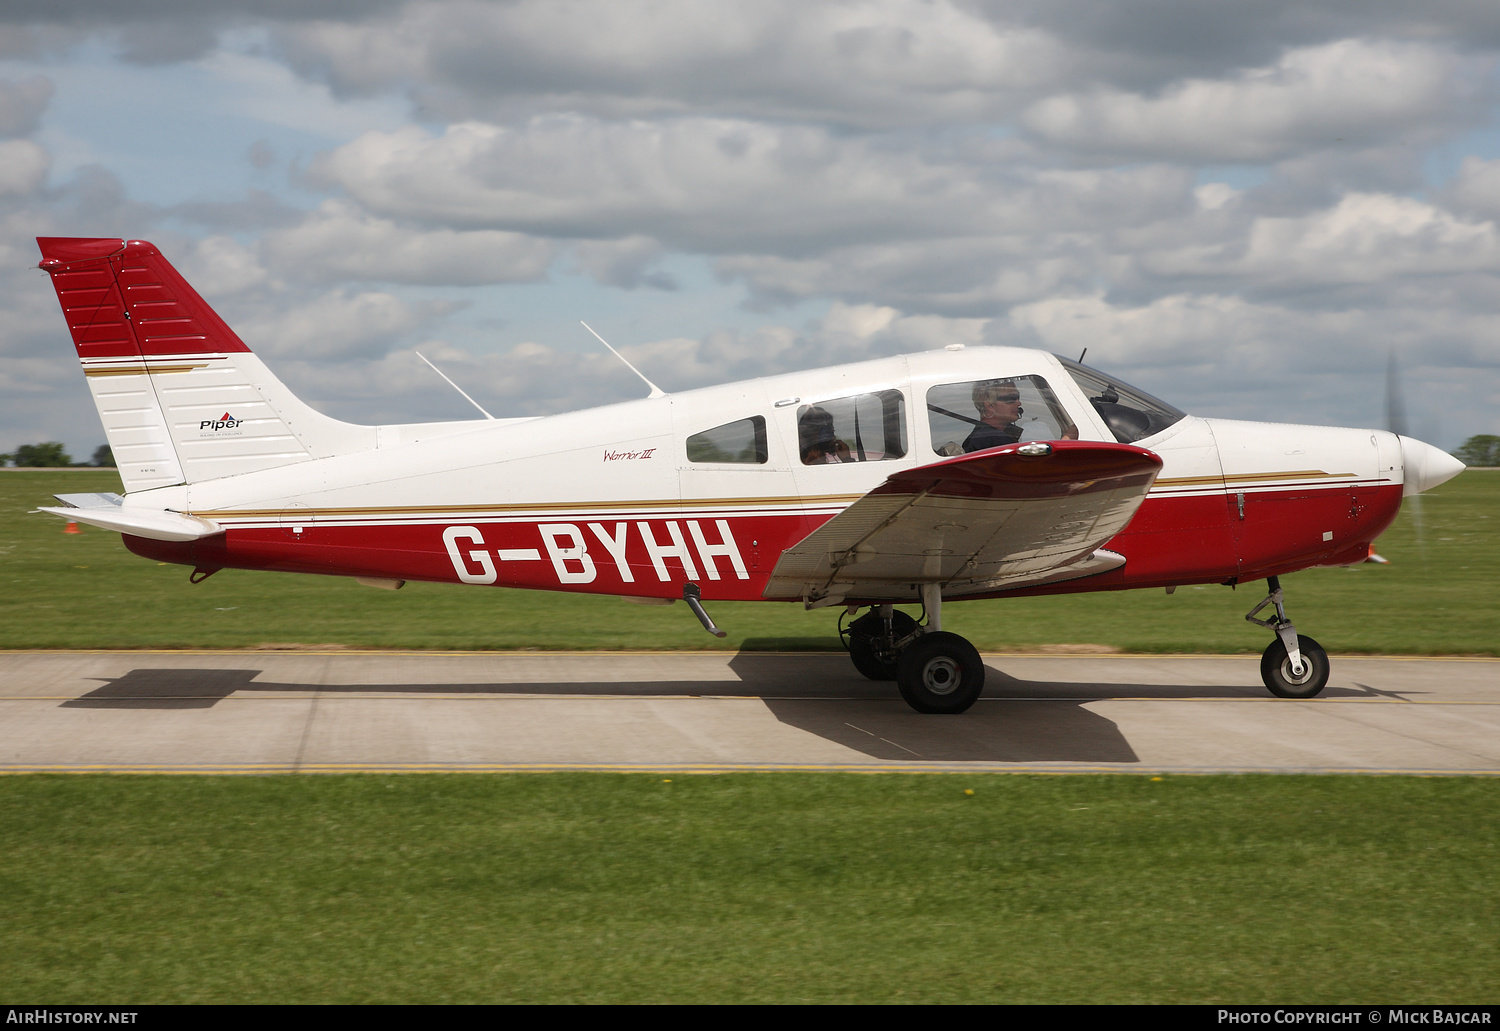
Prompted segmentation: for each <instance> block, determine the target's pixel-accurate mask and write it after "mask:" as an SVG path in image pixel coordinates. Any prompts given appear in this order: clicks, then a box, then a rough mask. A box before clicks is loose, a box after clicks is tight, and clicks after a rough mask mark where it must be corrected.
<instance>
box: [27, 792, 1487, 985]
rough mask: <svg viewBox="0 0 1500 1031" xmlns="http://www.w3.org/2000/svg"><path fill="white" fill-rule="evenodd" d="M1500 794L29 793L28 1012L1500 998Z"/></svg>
mask: <svg viewBox="0 0 1500 1031" xmlns="http://www.w3.org/2000/svg"><path fill="white" fill-rule="evenodd" d="M1495 788H1496V783H1495V782H1494V781H1482V780H1474V779H1461V778H1444V779H1418V778H1397V777H1388V778H1352V777H1351V778H1343V777H1167V778H1165V779H1158V778H1147V777H1118V776H1117V777H1066V778H1045V777H1024V776H995V775H991V776H968V775H942V776H880V777H870V776H858V775H813V774H808V775H802V774H775V775H771V774H740V775H727V776H675V777H672V778H670V780H668V779H667V778H663V777H660V776H645V775H601V774H547V775H503V776H466V775H408V776H400V777H383V776H359V777H285V778H228V777H226V778H197V777H180V778H166V777H155V778H144V777H143V778H132V777H113V778H111V777H61V776H29V777H16V778H8V779H5V780H3V781H0V843H3V846H4V852H5V857H6V861H5V863H4V864H3V866H0V924H3V926H4V929H5V930H4V934H3V935H0V997H4V998H7V999H11V1000H23V1001H25V1002H28V1003H67V1002H89V1001H109V1002H115V1003H191V1002H237V1003H255V1002H346V1003H364V1002H406V1003H437V1002H560V1001H571V1002H585V1001H587V1002H702V1001H711V1002H741V1001H745V1002H749V1001H754V1002H798V1001H811V1002H1090V1003H1121V1002H1165V1003H1178V1002H1198V1003H1204V1002H1216V1003H1224V1002H1239V1003H1253V1002H1261V1003H1269V1002H1276V1003H1319V1002H1322V1003H1331V1002H1351V1001H1370V1000H1378V1001H1380V1002H1382V1003H1386V1002H1390V1003H1424V1002H1442V1003H1449V1004H1458V1003H1484V1002H1492V1001H1493V1000H1494V999H1495V998H1496V995H1497V993H1500V953H1497V947H1500V878H1497V877H1495V875H1494V874H1495V870H1496V866H1497V862H1500V792H1497V791H1496V790H1495ZM965 789H970V790H972V792H973V794H971V795H969V794H965V793H964V792H965Z"/></svg>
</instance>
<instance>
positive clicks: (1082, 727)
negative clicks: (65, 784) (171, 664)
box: [61, 652, 1385, 763]
mask: <svg viewBox="0 0 1500 1031" xmlns="http://www.w3.org/2000/svg"><path fill="white" fill-rule="evenodd" d="M729 667H730V669H731V670H732V671H733V672H734V673H735V674H736V676H737V677H738V680H691V681H685V680H674V681H638V682H618V681H591V682H573V683H555V682H527V683H482V684H462V683H457V684H455V683H429V684H420V683H390V684H314V683H298V682H291V683H281V682H274V681H264V680H257V679H256V678H257V677H259V676H260V674H261V673H262V672H263V671H262V670H257V669H149V668H147V669H133V670H130V671H128V672H127V673H125V674H124V675H123V676H120V677H117V678H114V679H111V680H108V681H106V682H105V683H104V684H102V685H100V686H99V687H98V688H96V689H94V690H93V691H90V692H88V693H87V694H85V695H82V696H80V697H78V698H74V699H70V700H68V701H65V702H63V703H61V707H63V708H75V709H208V708H212V707H213V706H214V705H216V704H218V703H219V702H220V701H222V700H223V699H225V698H228V697H229V696H230V695H233V694H235V693H237V692H242V691H243V692H278V693H292V694H296V693H306V694H312V693H319V694H368V693H388V694H431V695H455V694H459V695H462V694H488V695H520V694H527V695H550V696H554V697H556V696H583V695H595V696H599V695H603V696H617V697H618V696H632V695H635V696H654V697H662V696H667V697H695V696H704V695H707V696H713V697H744V698H759V699H761V700H762V701H763V702H764V703H765V705H766V707H767V708H768V709H769V711H770V712H771V713H772V715H774V716H775V717H776V719H777V720H779V721H780V722H782V723H784V724H786V725H787V726H791V727H795V728H797V729H799V730H803V731H806V732H807V733H810V734H813V735H816V736H818V737H821V738H823V739H825V740H828V741H832V742H834V743H836V744H839V745H843V746H844V747H846V748H850V749H853V750H854V751H857V752H860V753H863V754H865V755H868V756H871V757H872V758H876V759H883V760H902V759H910V760H914V761H915V760H923V761H928V762H963V761H970V762H975V761H983V762H1040V761H1054V762H1056V761H1075V762H1090V763H1134V762H1137V761H1138V758H1137V756H1136V754H1135V752H1134V750H1133V749H1132V748H1131V747H1130V744H1129V742H1128V741H1126V740H1125V737H1124V736H1123V735H1122V734H1121V733H1120V730H1119V728H1118V727H1117V726H1116V724H1115V723H1114V722H1113V721H1112V720H1110V719H1108V718H1106V717H1104V716H1101V715H1099V714H1098V713H1094V712H1091V711H1089V710H1088V709H1086V708H1084V704H1085V703H1087V702H1090V701H1097V700H1103V699H1110V698H1160V699H1162V700H1168V699H1173V698H1186V697H1195V698H1202V697H1223V698H1235V697H1263V696H1264V692H1263V690H1262V689H1260V688H1259V687H1250V686H1244V685H1235V686H1225V687H1204V686H1197V685H1180V684H1098V683H1068V682H1055V681H1054V682H1049V681H1028V680H1021V679H1018V678H1015V677H1011V676H1009V675H1007V674H1005V673H1004V672H1002V671H1000V670H997V669H995V668H994V667H993V666H992V667H990V668H989V672H988V675H987V678H986V679H987V681H988V682H987V684H986V687H985V693H984V698H982V699H981V700H980V702H979V703H978V704H977V705H975V706H974V708H972V709H971V710H969V712H967V713H965V714H963V715H962V716H923V715H919V714H918V713H915V712H912V711H911V710H910V709H909V708H907V707H906V704H905V703H904V702H902V701H901V699H900V697H899V695H898V693H897V691H896V687H895V685H894V684H892V683H877V682H873V681H869V680H866V679H864V678H863V677H861V676H860V675H859V674H858V673H856V672H855V671H854V670H853V669H852V668H850V666H849V661H848V659H847V658H846V657H845V656H844V655H842V654H840V653H833V654H826V655H777V654H773V653H767V652H741V653H740V654H738V655H736V656H735V657H734V658H733V659H731V660H730V662H729ZM1359 686H1360V689H1359V690H1351V689H1347V688H1344V689H1330V690H1329V691H1327V692H1325V693H1326V694H1327V695H1329V696H1338V695H1345V696H1356V697H1358V696H1362V695H1373V694H1385V692H1376V691H1374V690H1373V689H1371V688H1368V687H1364V686H1363V685H1359ZM1001 700H1004V701H1006V704H1003V705H997V704H994V702H996V701H1001Z"/></svg>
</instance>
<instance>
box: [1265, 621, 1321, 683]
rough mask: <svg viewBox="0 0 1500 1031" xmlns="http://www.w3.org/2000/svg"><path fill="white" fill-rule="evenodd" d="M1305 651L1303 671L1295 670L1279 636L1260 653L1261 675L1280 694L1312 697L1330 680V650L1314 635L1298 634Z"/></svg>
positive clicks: (1303, 651)
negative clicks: (1325, 648)
mask: <svg viewBox="0 0 1500 1031" xmlns="http://www.w3.org/2000/svg"><path fill="white" fill-rule="evenodd" d="M1297 647H1298V649H1300V650H1301V652H1302V674H1301V675H1300V676H1298V675H1297V674H1295V673H1293V672H1292V659H1291V656H1289V655H1288V654H1287V653H1286V645H1284V644H1282V643H1281V640H1280V638H1278V639H1276V640H1274V641H1272V642H1271V644H1270V646H1269V647H1267V648H1266V650H1265V651H1264V652H1263V653H1262V654H1261V657H1260V679H1261V680H1262V681H1264V682H1265V685H1266V688H1267V689H1268V690H1269V691H1270V692H1271V693H1272V694H1273V695H1275V696H1276V697H1278V698H1312V697H1315V696H1316V695H1317V694H1318V692H1319V691H1322V690H1323V688H1324V686H1325V685H1326V684H1327V683H1328V653H1327V652H1325V651H1324V650H1323V646H1322V645H1320V644H1318V642H1317V641H1314V640H1313V639H1312V638H1311V637H1303V636H1302V635H1301V634H1298V635H1297Z"/></svg>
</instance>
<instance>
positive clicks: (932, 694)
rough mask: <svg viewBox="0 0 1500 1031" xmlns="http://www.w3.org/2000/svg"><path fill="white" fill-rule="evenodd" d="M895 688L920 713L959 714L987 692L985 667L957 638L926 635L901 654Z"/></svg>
mask: <svg viewBox="0 0 1500 1031" xmlns="http://www.w3.org/2000/svg"><path fill="white" fill-rule="evenodd" d="M896 686H897V687H899V688H900V689H901V697H902V698H904V699H906V704H907V705H910V706H911V707H912V708H913V709H916V710H917V711H918V712H924V713H939V714H954V713H960V712H963V711H965V710H966V709H968V708H969V706H971V705H973V704H974V702H975V701H976V700H977V699H978V698H979V693H980V692H981V691H983V690H984V663H983V662H981V661H980V658H979V652H978V651H976V650H975V649H974V646H973V645H972V644H970V643H969V642H968V641H966V640H964V639H963V638H962V637H959V636H958V635H957V634H949V633H944V632H942V631H939V632H937V633H931V634H923V635H922V636H921V637H919V638H917V639H916V641H914V642H913V643H912V644H911V646H910V647H909V648H907V649H906V651H905V652H903V653H902V654H901V660H900V662H898V663H897V664H896Z"/></svg>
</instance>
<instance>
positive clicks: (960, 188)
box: [312, 116, 1191, 254]
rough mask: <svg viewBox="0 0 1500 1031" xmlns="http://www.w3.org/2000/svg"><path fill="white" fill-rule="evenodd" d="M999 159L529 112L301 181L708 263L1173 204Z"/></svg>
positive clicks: (349, 156)
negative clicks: (702, 256) (727, 255)
mask: <svg viewBox="0 0 1500 1031" xmlns="http://www.w3.org/2000/svg"><path fill="white" fill-rule="evenodd" d="M1004 154H1005V151H1004V150H1003V149H1002V150H999V151H998V152H997V150H996V149H995V148H975V150H974V151H973V152H967V151H960V152H954V151H941V152H938V153H928V152H926V151H925V150H924V149H923V148H922V147H921V146H920V144H919V141H917V140H913V139H886V138H870V137H864V136H856V137H849V136H843V135H839V134H836V133H834V132H832V131H830V130H828V129H826V128H821V127H816V126H786V125H772V124H766V123H758V122H746V121H743V120H729V119H716V118H682V119H668V120H658V121H650V122H645V121H628V122H606V121H602V120H600V119H597V118H585V117H582V116H547V117H543V118H536V119H532V120H530V121H528V122H526V123H525V124H523V125H520V126H515V127H511V126H497V125H490V124H486V123H479V122H464V123H460V124H457V125H452V126H448V127H447V128H446V130H444V132H443V133H442V134H441V135H433V134H432V133H429V132H428V131H426V130H424V129H422V128H419V127H417V126H408V127H405V128H402V129H399V130H396V131H395V132H369V133H365V134H364V135H362V136H361V137H360V138H359V139H357V140H355V141H353V142H352V143H349V144H346V145H344V146H342V147H339V148H337V149H335V150H333V151H331V152H329V153H327V154H324V155H322V156H321V157H320V158H319V159H318V160H317V161H316V162H315V163H314V166H313V171H312V174H313V176H314V177H315V179H317V180H318V181H321V182H322V183H324V184H327V185H330V186H337V187H340V188H342V189H344V190H346V191H348V193H349V194H350V195H352V196H353V197H354V198H355V199H356V200H358V201H359V202H360V203H361V204H363V205H365V206H366V207H368V208H370V209H372V210H374V211H378V212H380V213H382V214H385V215H388V216H392V217H398V218H407V219H421V220H426V221H431V222H438V223H446V224H448V225H453V226H462V227H465V228H481V227H486V228H500V229H507V230H512V231H521V232H528V233H536V234H544V235H557V236H567V237H580V238H591V239H600V238H605V239H608V238H616V239H618V238H624V237H630V236H637V235H643V236H649V237H653V238H655V239H657V240H659V241H661V242H663V243H665V244H667V245H668V246H672V247H676V248H683V249H688V250H693V251H699V252H709V253H713V252H723V251H728V250H731V249H734V248H739V247H753V248H756V249H757V250H759V251H761V252H762V253H765V252H771V253H782V254H795V253H797V252H801V253H804V254H805V253H807V252H809V251H813V250H823V249H828V248H831V247H835V246H839V245H843V244H849V243H852V242H875V241H891V240H909V239H922V238H932V237H938V236H941V237H961V236H974V235H982V234H996V233H1014V232H1021V231H1036V230H1039V229H1042V228H1043V227H1046V228H1048V229H1049V230H1052V231H1063V230H1077V229H1083V228H1085V227H1088V228H1097V227H1098V226H1100V225H1101V224H1106V225H1107V224H1114V223H1118V222H1120V221H1121V220H1124V219H1132V218H1134V219H1139V218H1142V217H1151V216H1152V215H1156V214H1161V213H1164V212H1166V211H1167V210H1169V209H1170V208H1171V207H1173V206H1175V205H1182V204H1185V203H1189V202H1190V200H1191V195H1190V190H1191V181H1190V176H1189V175H1188V174H1187V173H1186V172H1184V171H1180V170H1173V169H1167V168H1159V167H1146V166H1137V167H1135V168H1130V169H1118V170H1115V169H1109V170H1069V169H1051V168H1042V169H1038V168H1035V167H1030V166H1027V165H1026V164H1023V163H1020V162H1017V163H1016V164H1015V165H1001V164H999V163H997V162H996V161H995V160H994V159H995V158H996V157H997V156H1003V155H1004ZM1012 156H1014V155H1012Z"/></svg>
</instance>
